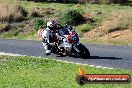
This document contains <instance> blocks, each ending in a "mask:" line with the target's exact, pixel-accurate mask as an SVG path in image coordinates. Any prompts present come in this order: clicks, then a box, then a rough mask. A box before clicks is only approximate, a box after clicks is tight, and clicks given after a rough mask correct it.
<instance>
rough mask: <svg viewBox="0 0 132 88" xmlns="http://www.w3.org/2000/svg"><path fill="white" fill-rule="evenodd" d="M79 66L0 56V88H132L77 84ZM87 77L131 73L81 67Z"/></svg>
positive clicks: (125, 85) (29, 58)
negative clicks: (88, 75)
mask: <svg viewBox="0 0 132 88" xmlns="http://www.w3.org/2000/svg"><path fill="white" fill-rule="evenodd" d="M78 68H79V66H78V65H75V64H67V63H63V62H57V61H55V60H51V59H44V58H35V57H27V56H24V57H21V56H17V57H14V56H0V88H80V87H81V88H131V87H132V83H130V84H86V85H83V86H80V85H78V84H77V83H76V76H77V74H78ZM83 68H84V69H85V70H86V73H88V74H130V75H131V76H132V71H129V70H123V69H111V70H110V69H99V68H98V69H97V68H92V67H89V66H83Z"/></svg>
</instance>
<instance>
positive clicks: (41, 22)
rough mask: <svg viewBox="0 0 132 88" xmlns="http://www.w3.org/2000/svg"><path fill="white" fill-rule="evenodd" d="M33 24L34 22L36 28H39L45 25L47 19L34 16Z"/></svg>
mask: <svg viewBox="0 0 132 88" xmlns="http://www.w3.org/2000/svg"><path fill="white" fill-rule="evenodd" d="M32 24H33V26H34V29H35V30H39V28H40V27H42V26H43V25H45V21H44V20H43V19H37V18H34V19H33V20H32Z"/></svg>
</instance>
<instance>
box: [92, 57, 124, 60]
mask: <svg viewBox="0 0 132 88" xmlns="http://www.w3.org/2000/svg"><path fill="white" fill-rule="evenodd" d="M89 59H110V60H117V59H123V58H117V57H100V56H90V58H89Z"/></svg>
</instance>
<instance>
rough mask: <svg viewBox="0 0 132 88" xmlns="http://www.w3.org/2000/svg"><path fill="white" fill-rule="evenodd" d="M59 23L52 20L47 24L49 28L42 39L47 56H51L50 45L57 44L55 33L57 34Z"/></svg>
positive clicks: (45, 30)
mask: <svg viewBox="0 0 132 88" xmlns="http://www.w3.org/2000/svg"><path fill="white" fill-rule="evenodd" d="M57 30H58V28H57V23H56V21H55V20H50V21H49V22H47V27H46V28H45V29H44V31H43V32H42V38H43V41H42V43H43V45H44V48H45V51H46V55H50V53H51V49H50V43H52V42H56V41H57V40H56V37H55V33H56V32H57Z"/></svg>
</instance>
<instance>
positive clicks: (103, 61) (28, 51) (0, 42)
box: [0, 39, 132, 70]
mask: <svg viewBox="0 0 132 88" xmlns="http://www.w3.org/2000/svg"><path fill="white" fill-rule="evenodd" d="M85 46H86V47H87V48H88V49H89V50H90V53H91V57H90V58H89V59H81V58H79V57H69V56H66V57H59V56H56V55H54V54H52V55H50V56H46V55H45V52H44V48H43V45H42V43H41V42H38V41H30V40H28V41H27V40H8V39H5V40H4V39H0V52H5V53H14V54H21V55H28V56H41V57H49V58H55V59H59V60H64V61H70V62H78V63H82V64H92V65H95V66H104V67H112V68H124V69H130V70H132V47H128V46H108V45H94V44H87V45H85Z"/></svg>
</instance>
